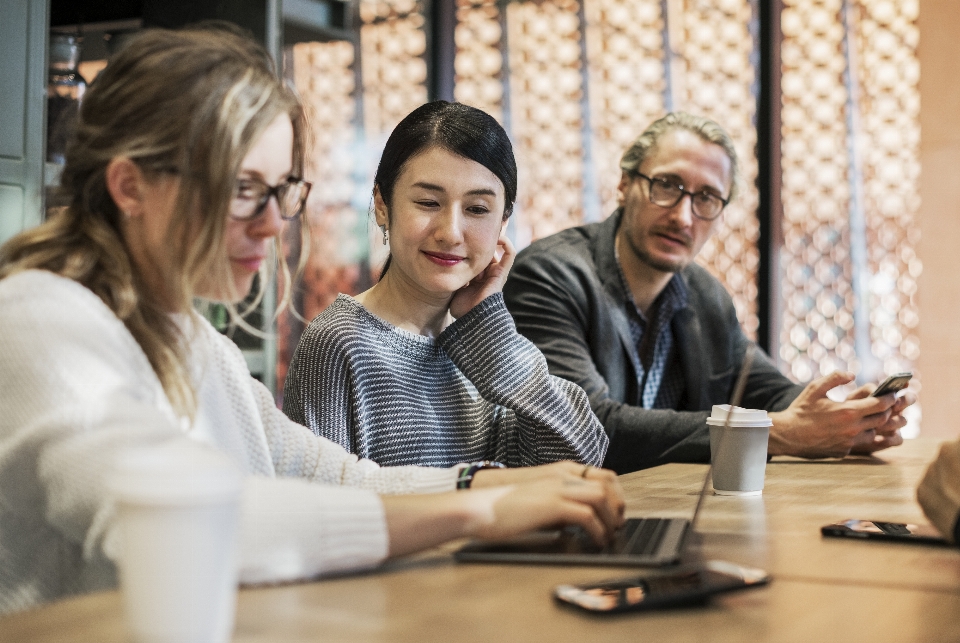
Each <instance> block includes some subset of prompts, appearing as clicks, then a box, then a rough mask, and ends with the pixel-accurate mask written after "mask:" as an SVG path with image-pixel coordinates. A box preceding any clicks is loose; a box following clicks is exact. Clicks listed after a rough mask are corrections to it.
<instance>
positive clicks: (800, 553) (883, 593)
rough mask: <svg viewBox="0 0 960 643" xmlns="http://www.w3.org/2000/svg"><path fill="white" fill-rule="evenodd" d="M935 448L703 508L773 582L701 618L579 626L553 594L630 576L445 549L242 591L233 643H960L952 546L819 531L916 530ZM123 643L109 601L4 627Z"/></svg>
mask: <svg viewBox="0 0 960 643" xmlns="http://www.w3.org/2000/svg"><path fill="white" fill-rule="evenodd" d="M935 452H936V443H934V442H932V441H924V440H916V441H910V442H908V443H907V444H906V445H904V446H903V447H900V448H897V449H894V450H891V451H889V452H885V453H883V454H882V455H881V456H880V457H878V458H847V459H845V460H842V461H820V462H808V461H802V460H795V459H791V458H783V459H781V458H777V459H775V460H774V461H773V462H771V463H770V465H769V466H768V468H767V478H766V489H765V490H764V494H763V496H762V497H759V498H756V497H755V498H731V497H722V496H710V497H708V498H707V499H706V502H705V506H704V509H703V512H702V513H701V516H700V521H699V524H698V525H697V528H698V534H696V535H695V537H694V539H693V542H692V543H691V544H692V547H691V551H690V552H689V553H690V555H691V556H693V557H706V558H723V559H726V560H730V561H733V562H738V563H743V564H747V565H753V566H759V567H763V568H765V569H767V570H769V571H770V572H771V573H772V574H773V577H774V581H773V583H772V584H771V585H770V586H769V587H766V588H762V589H758V590H751V591H748V592H744V593H741V594H732V595H729V596H726V597H720V598H718V599H716V600H715V601H713V603H711V604H710V605H708V606H706V607H700V608H690V609H683V610H675V611H670V612H660V613H649V614H626V615H620V616H615V617H612V618H611V617H597V616H590V615H585V614H581V613H579V612H576V611H573V610H570V609H567V608H563V607H560V606H558V605H556V604H554V602H553V600H552V598H551V589H552V588H553V587H554V586H555V585H557V584H560V583H569V582H587V581H595V580H602V579H606V578H611V577H618V576H624V575H628V574H630V573H631V571H632V570H626V569H623V568H609V567H607V568H600V567H549V566H519V565H518V566H507V565H464V564H456V563H454V562H452V560H451V559H450V556H449V548H448V549H446V550H442V551H433V552H431V553H429V554H427V555H423V556H419V557H416V558H414V559H409V560H405V561H398V562H395V563H392V564H390V565H389V566H388V567H387V568H386V569H384V570H381V571H378V572H377V573H372V574H366V575H361V576H352V577H347V578H340V579H329V580H324V581H322V582H316V583H305V584H301V585H290V586H284V587H273V588H263V589H248V590H244V591H242V592H241V593H240V599H239V605H238V616H237V625H236V634H235V637H234V641H236V642H237V643H240V642H243V643H252V642H255V641H256V642H263V643H268V642H269V643H277V642H285V641H346V642H350V641H357V642H361V641H362V642H368V641H374V642H375V641H410V642H414V641H416V642H419V641H451V642H455V643H460V642H473V641H477V642H483V643H487V642H489V643H499V642H500V641H550V642H554V641H577V642H580V641H657V642H661V641H691V642H694V641H696V642H700V641H738V642H739V641H798V642H799V641H824V642H830V643H833V642H838V643H839V642H846V641H871V642H877V641H892V642H893V641H895V642H898V643H902V642H911V641H931V642H940V641H960V550H955V549H953V548H946V547H929V546H913V545H903V544H897V543H894V544H888V543H878V542H861V541H855V540H840V539H824V538H822V537H821V536H820V532H819V529H820V526H821V525H824V524H826V523H829V522H833V521H835V520H839V519H842V518H871V519H877V520H891V521H900V522H911V521H913V522H915V521H923V517H922V513H921V511H920V509H919V507H918V506H917V504H916V501H915V500H914V488H915V487H916V483H917V481H918V479H919V477H920V476H921V475H922V473H923V470H924V468H925V466H926V463H927V462H928V461H929V460H930V459H931V458H932V457H933V456H934V455H935ZM704 472H705V467H704V465H681V464H672V465H666V466H663V467H658V468H656V469H650V470H647V471H642V472H638V473H634V474H629V475H626V476H624V477H623V479H622V480H623V484H624V488H625V490H626V494H627V498H628V501H629V502H628V506H629V513H630V514H631V515H637V516H642V515H666V516H689V515H690V514H691V513H692V511H693V507H694V504H695V502H696V496H697V492H698V491H699V486H700V483H701V481H702V479H703V474H704ZM129 640H130V639H129V635H128V634H127V631H126V628H125V626H124V622H123V615H122V611H121V605H120V599H119V595H118V594H117V593H116V592H110V593H105V594H95V595H90V596H85V597H80V598H75V599H70V600H65V601H61V602H59V603H56V604H53V605H49V606H45V607H42V608H39V609H36V610H33V611H30V612H26V613H23V614H16V615H13V616H8V617H6V618H4V619H0V641H3V642H4V643H7V642H9V643H14V642H16V643H20V642H23V643H39V642H43V643H52V642H55V641H64V642H67V641H69V642H71V643H74V642H78V641H96V642H97V643H119V642H127V641H129Z"/></svg>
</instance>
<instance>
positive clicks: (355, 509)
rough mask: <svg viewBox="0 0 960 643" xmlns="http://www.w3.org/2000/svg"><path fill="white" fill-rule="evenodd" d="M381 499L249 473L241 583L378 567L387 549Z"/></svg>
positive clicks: (244, 503)
mask: <svg viewBox="0 0 960 643" xmlns="http://www.w3.org/2000/svg"><path fill="white" fill-rule="evenodd" d="M389 546H390V542H389V535H388V533H387V521H386V516H385V514H384V510H383V503H382V502H381V501H380V497H379V496H377V494H375V493H373V492H370V491H365V490H362V489H350V488H344V487H328V486H323V485H318V484H312V483H309V482H305V481H302V480H296V479H275V478H273V479H271V478H247V479H246V481H245V485H244V492H243V501H242V509H241V519H240V582H241V583H270V582H280V581H290V580H297V579H304V578H311V577H314V576H319V575H322V574H331V573H336V572H345V571H352V570H359V569H366V568H370V567H374V566H376V565H377V564H379V563H380V562H382V561H383V560H384V559H385V558H386V557H387V555H388V553H389Z"/></svg>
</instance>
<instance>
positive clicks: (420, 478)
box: [411, 464, 467, 493]
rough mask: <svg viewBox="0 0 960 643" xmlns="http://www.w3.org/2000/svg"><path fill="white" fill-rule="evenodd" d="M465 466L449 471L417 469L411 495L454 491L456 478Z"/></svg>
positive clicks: (452, 468) (451, 468)
mask: <svg viewBox="0 0 960 643" xmlns="http://www.w3.org/2000/svg"><path fill="white" fill-rule="evenodd" d="M465 466H467V465H465V464H458V465H456V466H454V467H450V468H449V469H432V468H430V467H417V475H416V476H414V478H413V480H411V482H412V487H413V489H412V492H413V493H443V492H444V491H455V490H456V488H457V476H459V475H460V470H461V469H463V468H464V467H465Z"/></svg>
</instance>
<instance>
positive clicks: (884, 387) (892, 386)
mask: <svg viewBox="0 0 960 643" xmlns="http://www.w3.org/2000/svg"><path fill="white" fill-rule="evenodd" d="M911 377H913V373H894V374H893V375H891V376H890V377H888V378H887V379H885V380H883V381H882V382H880V386H878V387H877V390H875V391H874V392H873V393H871V395H872V396H873V397H883V396H884V395H889V394H890V393H896V392H897V391H902V390H903V389H905V388H907V384H909V383H910V378H911Z"/></svg>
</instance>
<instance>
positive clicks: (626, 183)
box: [617, 172, 633, 208]
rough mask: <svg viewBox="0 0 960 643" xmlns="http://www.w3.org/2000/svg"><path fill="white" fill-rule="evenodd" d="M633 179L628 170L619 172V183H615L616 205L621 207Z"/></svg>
mask: <svg viewBox="0 0 960 643" xmlns="http://www.w3.org/2000/svg"><path fill="white" fill-rule="evenodd" d="M631 181H633V175H632V174H630V173H629V172H621V173H620V183H618V184H617V205H619V206H620V207H621V208H622V207H623V202H624V201H625V200H626V199H627V190H628V189H629V188H630V182H631Z"/></svg>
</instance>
